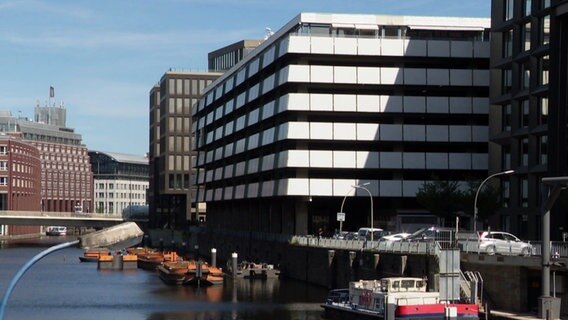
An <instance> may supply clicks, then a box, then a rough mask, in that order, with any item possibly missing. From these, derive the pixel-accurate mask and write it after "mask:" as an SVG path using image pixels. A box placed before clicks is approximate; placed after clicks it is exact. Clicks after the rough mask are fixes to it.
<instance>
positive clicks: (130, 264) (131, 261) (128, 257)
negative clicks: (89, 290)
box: [97, 253, 138, 270]
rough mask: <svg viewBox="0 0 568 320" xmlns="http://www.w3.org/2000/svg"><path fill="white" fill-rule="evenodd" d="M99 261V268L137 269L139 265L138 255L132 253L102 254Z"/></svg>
mask: <svg viewBox="0 0 568 320" xmlns="http://www.w3.org/2000/svg"><path fill="white" fill-rule="evenodd" d="M97 262H98V265H97V268H98V269H99V270H125V269H136V268H137V267H138V256H136V255H135V254H130V253H124V254H109V255H101V256H100V257H99V259H98V260H97Z"/></svg>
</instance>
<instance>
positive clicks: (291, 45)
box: [280, 36, 311, 56]
mask: <svg viewBox="0 0 568 320" xmlns="http://www.w3.org/2000/svg"><path fill="white" fill-rule="evenodd" d="M310 39H311V38H310V37H296V36H289V37H288V41H287V42H288V46H284V49H285V51H284V52H282V51H283V46H282V45H283V43H281V44H280V51H281V54H280V55H281V56H282V55H284V53H286V52H288V53H310Z"/></svg>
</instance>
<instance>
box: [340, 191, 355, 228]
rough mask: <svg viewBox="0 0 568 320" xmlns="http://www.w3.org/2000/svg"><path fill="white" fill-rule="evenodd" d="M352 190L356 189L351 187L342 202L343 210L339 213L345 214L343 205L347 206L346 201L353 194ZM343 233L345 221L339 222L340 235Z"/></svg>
mask: <svg viewBox="0 0 568 320" xmlns="http://www.w3.org/2000/svg"><path fill="white" fill-rule="evenodd" d="M352 190H355V188H354V187H353V186H351V189H349V191H348V192H347V194H345V197H343V201H341V210H339V213H343V214H344V212H343V205H344V204H345V199H347V196H348V195H349V194H350V193H351V191H352ZM341 231H343V220H340V221H339V234H340V235H341Z"/></svg>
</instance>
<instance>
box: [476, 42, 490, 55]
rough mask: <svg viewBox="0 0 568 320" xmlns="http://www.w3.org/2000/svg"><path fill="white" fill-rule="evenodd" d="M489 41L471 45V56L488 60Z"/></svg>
mask: <svg viewBox="0 0 568 320" xmlns="http://www.w3.org/2000/svg"><path fill="white" fill-rule="evenodd" d="M489 53H490V52H489V41H483V42H481V41H476V42H474V44H473V56H474V57H475V58H489Z"/></svg>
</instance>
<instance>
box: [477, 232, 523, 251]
mask: <svg viewBox="0 0 568 320" xmlns="http://www.w3.org/2000/svg"><path fill="white" fill-rule="evenodd" d="M479 251H481V252H486V253H487V254H490V255H493V254H496V253H500V254H511V255H523V256H530V255H531V254H532V253H533V252H534V250H533V246H532V245H531V244H530V243H527V242H523V241H521V239H519V238H517V237H516V236H514V235H512V234H510V233H508V232H503V231H485V232H481V233H480V235H479Z"/></svg>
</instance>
